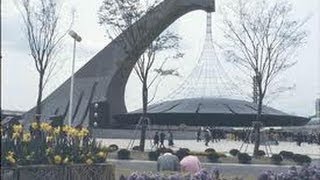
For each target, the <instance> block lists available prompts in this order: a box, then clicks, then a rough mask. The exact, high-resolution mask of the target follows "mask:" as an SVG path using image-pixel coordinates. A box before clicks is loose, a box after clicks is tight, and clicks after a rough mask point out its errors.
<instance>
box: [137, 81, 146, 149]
mask: <svg viewBox="0 0 320 180" xmlns="http://www.w3.org/2000/svg"><path fill="white" fill-rule="evenodd" d="M147 108H148V87H147V81H146V80H145V81H144V82H143V85H142V109H143V114H142V120H141V135H140V145H139V147H140V151H142V152H143V151H144V147H145V141H146V131H147Z"/></svg>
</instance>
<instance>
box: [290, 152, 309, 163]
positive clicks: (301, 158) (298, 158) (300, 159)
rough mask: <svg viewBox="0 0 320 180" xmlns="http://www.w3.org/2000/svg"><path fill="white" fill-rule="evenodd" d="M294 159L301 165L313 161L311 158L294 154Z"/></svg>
mask: <svg viewBox="0 0 320 180" xmlns="http://www.w3.org/2000/svg"><path fill="white" fill-rule="evenodd" d="M292 159H293V161H294V162H296V163H297V164H299V165H303V164H310V163H311V161H312V160H311V158H310V157H309V156H307V155H302V154H294V155H293V158H292Z"/></svg>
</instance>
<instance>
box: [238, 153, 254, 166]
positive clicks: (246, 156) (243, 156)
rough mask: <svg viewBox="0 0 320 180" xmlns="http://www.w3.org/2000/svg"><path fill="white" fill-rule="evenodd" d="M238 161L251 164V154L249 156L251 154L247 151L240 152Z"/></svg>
mask: <svg viewBox="0 0 320 180" xmlns="http://www.w3.org/2000/svg"><path fill="white" fill-rule="evenodd" d="M237 156H238V161H239V163H242V164H249V163H250V162H251V159H252V158H251V156H249V154H247V153H240V152H239V153H238V155H237Z"/></svg>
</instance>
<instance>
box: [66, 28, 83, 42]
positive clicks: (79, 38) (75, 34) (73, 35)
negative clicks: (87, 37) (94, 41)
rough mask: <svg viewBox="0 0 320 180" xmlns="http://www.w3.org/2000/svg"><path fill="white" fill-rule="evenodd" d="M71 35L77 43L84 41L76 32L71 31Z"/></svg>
mask: <svg viewBox="0 0 320 180" xmlns="http://www.w3.org/2000/svg"><path fill="white" fill-rule="evenodd" d="M69 35H70V36H71V37H72V38H73V39H75V40H76V41H78V42H80V41H81V40H82V38H81V37H80V36H79V35H78V34H77V33H76V32H74V31H73V30H70V31H69Z"/></svg>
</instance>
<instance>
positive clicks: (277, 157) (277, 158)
mask: <svg viewBox="0 0 320 180" xmlns="http://www.w3.org/2000/svg"><path fill="white" fill-rule="evenodd" d="M282 160H283V159H282V157H281V155H280V154H273V155H272V156H271V163H273V164H277V165H279V164H281V162H282Z"/></svg>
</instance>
